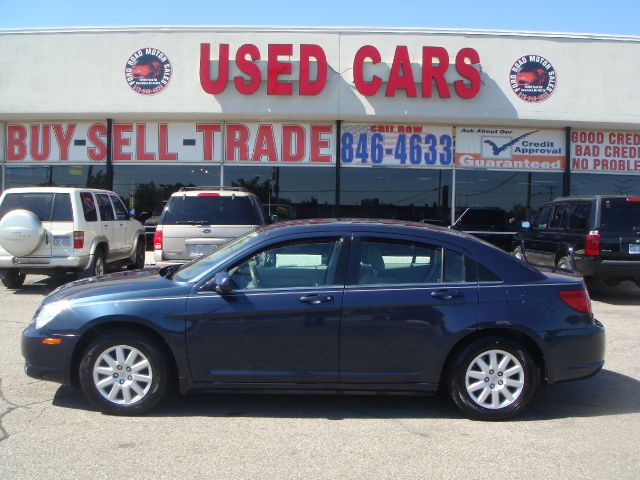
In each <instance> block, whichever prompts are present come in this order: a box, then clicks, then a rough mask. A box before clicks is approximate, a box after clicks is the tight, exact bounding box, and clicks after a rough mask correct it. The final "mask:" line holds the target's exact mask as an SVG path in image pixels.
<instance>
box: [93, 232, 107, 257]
mask: <svg viewBox="0 0 640 480" xmlns="http://www.w3.org/2000/svg"><path fill="white" fill-rule="evenodd" d="M101 243H104V244H105V245H106V246H107V252H106V253H107V255H109V240H108V239H107V237H105V236H104V235H97V236H95V237H94V238H93V240H91V246H90V247H89V256H91V257H93V256H94V255H95V253H96V248H97V247H98V245H99V244H101Z"/></svg>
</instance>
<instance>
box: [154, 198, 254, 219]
mask: <svg viewBox="0 0 640 480" xmlns="http://www.w3.org/2000/svg"><path fill="white" fill-rule="evenodd" d="M162 223H163V224H164V225H193V224H195V225H256V224H257V222H256V219H255V218H254V215H253V206H252V205H251V200H249V197H246V196H239V195H231V196H224V197H222V196H213V195H208V194H203V196H198V197H194V196H187V195H183V196H174V197H171V200H170V201H169V204H168V206H167V209H166V211H165V214H164V218H163V219H162Z"/></svg>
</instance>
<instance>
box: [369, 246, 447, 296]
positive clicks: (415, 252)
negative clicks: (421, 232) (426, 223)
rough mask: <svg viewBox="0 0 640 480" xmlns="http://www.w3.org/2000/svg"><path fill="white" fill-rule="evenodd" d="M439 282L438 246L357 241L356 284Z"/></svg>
mask: <svg viewBox="0 0 640 480" xmlns="http://www.w3.org/2000/svg"><path fill="white" fill-rule="evenodd" d="M452 275H453V273H452ZM441 281H442V248H440V247H436V246H432V245H427V244H422V243H415V242H408V241H395V240H393V241H392V240H389V241H383V240H363V241H362V242H361V244H360V254H359V261H358V273H357V283H358V285H376V284H400V283H440V282H441Z"/></svg>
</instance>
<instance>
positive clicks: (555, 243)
mask: <svg viewBox="0 0 640 480" xmlns="http://www.w3.org/2000/svg"><path fill="white" fill-rule="evenodd" d="M566 207H567V205H566V204H564V203H560V204H557V205H555V207H554V209H553V213H552V214H551V218H550V219H549V225H548V228H545V229H542V230H541V231H540V234H539V238H538V242H539V249H538V251H539V264H540V265H543V266H545V267H555V265H556V261H555V260H556V253H557V252H558V251H559V250H560V245H561V244H562V243H563V236H564V228H565V225H566V223H567V216H566V213H565V212H567V213H568V209H567V208H566Z"/></svg>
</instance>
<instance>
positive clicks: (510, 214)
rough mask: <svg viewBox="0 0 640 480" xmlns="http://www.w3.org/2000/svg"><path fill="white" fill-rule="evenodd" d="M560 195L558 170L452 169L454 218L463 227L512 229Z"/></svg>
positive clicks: (560, 180) (560, 183)
mask: <svg viewBox="0 0 640 480" xmlns="http://www.w3.org/2000/svg"><path fill="white" fill-rule="evenodd" d="M560 196H562V173H537V172H536V173H533V172H496V171H479V170H457V171H456V218H457V217H458V216H459V215H461V214H462V213H463V212H464V211H465V210H466V209H467V208H468V209H469V210H468V211H467V213H466V214H465V215H464V217H463V218H462V220H461V222H460V226H461V227H462V228H463V229H465V230H476V229H477V230H493V231H500V230H503V231H512V230H516V229H517V228H518V227H519V226H520V221H521V220H524V219H528V218H530V217H531V216H532V214H533V213H535V211H536V210H537V209H538V208H540V206H541V205H542V204H543V203H544V202H547V201H549V200H552V199H554V198H556V197H560Z"/></svg>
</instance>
